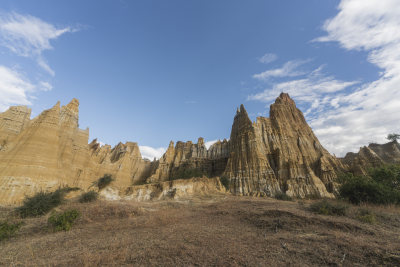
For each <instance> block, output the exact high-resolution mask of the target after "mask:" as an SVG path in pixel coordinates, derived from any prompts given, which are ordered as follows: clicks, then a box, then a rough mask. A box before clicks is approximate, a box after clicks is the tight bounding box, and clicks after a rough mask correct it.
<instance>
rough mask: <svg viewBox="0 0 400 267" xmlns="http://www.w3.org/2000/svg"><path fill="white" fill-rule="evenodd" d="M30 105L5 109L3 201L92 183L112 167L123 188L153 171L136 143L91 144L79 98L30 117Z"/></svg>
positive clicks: (0, 172) (0, 134)
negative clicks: (82, 124)
mask: <svg viewBox="0 0 400 267" xmlns="http://www.w3.org/2000/svg"><path fill="white" fill-rule="evenodd" d="M29 116H30V109H28V108H26V107H12V108H10V109H9V110H8V111H6V112H4V113H2V114H0V140H6V143H5V145H4V146H2V149H0V188H1V190H0V203H2V204H13V203H18V202H21V201H22V199H23V198H24V197H25V195H32V194H34V193H35V192H38V191H40V190H45V191H46V190H55V189H56V188H58V187H60V186H64V185H68V186H77V187H81V188H85V189H86V188H88V187H90V186H91V185H92V183H93V182H94V181H95V180H97V179H98V178H99V177H101V176H103V175H104V174H106V173H110V174H112V175H113V176H114V177H115V181H114V182H113V186H114V187H116V188H117V189H118V190H123V189H125V188H126V187H128V186H130V185H132V183H134V182H135V181H138V180H144V179H145V178H147V177H148V176H149V175H150V172H151V168H152V163H151V162H149V161H146V160H144V159H142V157H141V155H140V151H139V147H138V146H137V144H136V143H127V144H119V145H117V146H116V147H115V148H114V149H111V148H109V147H108V146H104V147H100V146H98V145H96V144H95V142H92V143H91V144H89V145H88V138H89V130H88V129H86V130H81V129H79V128H78V119H79V102H78V100H76V99H73V100H72V101H71V102H70V103H69V104H68V105H67V106H63V107H60V103H57V104H56V105H55V106H54V107H52V108H51V109H48V110H45V111H43V112H42V113H41V114H40V115H39V116H37V117H36V118H34V119H33V120H30V118H29Z"/></svg>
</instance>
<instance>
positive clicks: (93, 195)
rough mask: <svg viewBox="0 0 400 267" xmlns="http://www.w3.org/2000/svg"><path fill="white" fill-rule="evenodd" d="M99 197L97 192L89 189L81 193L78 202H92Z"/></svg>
mask: <svg viewBox="0 0 400 267" xmlns="http://www.w3.org/2000/svg"><path fill="white" fill-rule="evenodd" d="M98 197H99V194H98V193H97V192H96V191H93V190H90V191H88V192H85V193H83V194H82V195H81V196H80V198H79V202H81V203H86V202H93V201H96V200H97V198H98Z"/></svg>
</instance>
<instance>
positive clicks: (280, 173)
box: [225, 93, 343, 197]
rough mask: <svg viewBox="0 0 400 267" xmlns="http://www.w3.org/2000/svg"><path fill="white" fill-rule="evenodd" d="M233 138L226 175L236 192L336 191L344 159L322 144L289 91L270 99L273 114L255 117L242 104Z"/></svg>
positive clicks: (329, 194)
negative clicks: (339, 158)
mask: <svg viewBox="0 0 400 267" xmlns="http://www.w3.org/2000/svg"><path fill="white" fill-rule="evenodd" d="M229 143H230V146H229V147H230V157H229V159H228V163H227V167H226V170H225V175H226V176H228V177H229V178H230V180H231V191H232V192H234V193H237V194H240V195H268V196H273V195H275V194H277V193H279V192H286V194H288V195H290V196H296V197H305V196H307V195H320V196H324V197H333V194H332V193H333V192H334V190H335V183H334V180H335V178H336V174H335V172H336V171H337V170H339V169H342V168H343V165H342V164H341V162H340V161H339V160H338V159H336V158H335V157H333V156H332V155H330V154H329V153H328V152H327V151H326V150H325V149H324V148H323V147H322V146H321V144H320V143H319V141H318V139H317V138H316V136H315V135H314V133H313V132H312V130H311V128H310V127H309V126H308V125H307V123H306V121H305V119H304V116H303V114H302V113H301V111H300V110H298V109H297V108H296V105H295V103H294V101H293V100H292V99H291V98H290V97H289V95H287V94H283V93H282V94H281V95H280V96H279V97H278V98H277V99H276V101H275V103H274V104H272V105H271V107H270V118H263V117H259V118H257V121H256V122H254V123H253V122H251V120H250V119H249V117H248V115H247V112H246V110H245V108H244V107H243V106H241V107H240V109H239V110H238V111H237V113H236V116H235V118H234V122H233V125H232V132H231V137H230V141H229Z"/></svg>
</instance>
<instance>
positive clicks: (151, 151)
mask: <svg viewBox="0 0 400 267" xmlns="http://www.w3.org/2000/svg"><path fill="white" fill-rule="evenodd" d="M139 150H140V153H141V154H142V157H143V158H146V159H149V160H153V159H154V158H156V159H159V158H161V157H162V155H164V153H165V151H167V150H166V148H164V147H159V148H154V147H150V146H139Z"/></svg>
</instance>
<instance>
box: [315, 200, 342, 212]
mask: <svg viewBox="0 0 400 267" xmlns="http://www.w3.org/2000/svg"><path fill="white" fill-rule="evenodd" d="M347 208H348V207H347V206H346V205H344V204H341V203H334V202H330V201H328V200H326V199H324V200H322V201H318V202H315V203H313V204H311V205H310V210H311V211H312V212H314V213H318V214H322V215H335V216H345V215H346V212H347Z"/></svg>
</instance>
